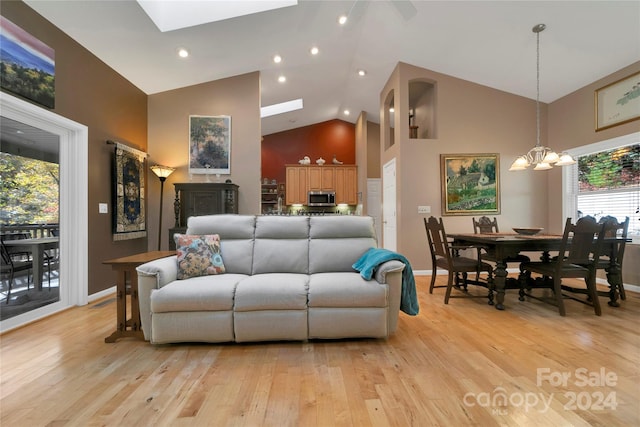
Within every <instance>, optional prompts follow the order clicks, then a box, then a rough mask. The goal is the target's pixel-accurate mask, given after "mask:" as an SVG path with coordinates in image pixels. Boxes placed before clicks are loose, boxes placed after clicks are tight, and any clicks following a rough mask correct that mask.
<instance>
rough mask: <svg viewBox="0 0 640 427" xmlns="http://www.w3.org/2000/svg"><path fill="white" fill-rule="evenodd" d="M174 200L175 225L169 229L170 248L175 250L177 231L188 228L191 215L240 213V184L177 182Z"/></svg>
mask: <svg viewBox="0 0 640 427" xmlns="http://www.w3.org/2000/svg"><path fill="white" fill-rule="evenodd" d="M173 185H174V187H175V191H176V198H175V200H174V202H173V209H174V213H175V220H176V221H175V225H174V227H173V228H170V229H169V249H170V250H175V248H176V245H175V242H174V240H173V235H174V234H175V233H184V232H185V231H186V230H187V219H188V218H189V217H190V216H197V215H212V214H224V213H234V214H237V213H238V186H237V185H236V184H223V183H209V182H202V183H200V182H198V183H176V184H173Z"/></svg>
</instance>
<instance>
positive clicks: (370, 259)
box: [352, 248, 420, 316]
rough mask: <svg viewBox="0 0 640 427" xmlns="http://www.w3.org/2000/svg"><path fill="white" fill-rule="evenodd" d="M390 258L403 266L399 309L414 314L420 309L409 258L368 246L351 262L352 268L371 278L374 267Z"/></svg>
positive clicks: (366, 278) (363, 276)
mask: <svg viewBox="0 0 640 427" xmlns="http://www.w3.org/2000/svg"><path fill="white" fill-rule="evenodd" d="M391 260H397V261H400V262H402V263H404V265H405V268H404V270H403V271H402V294H401V297H400V310H402V311H403V312H404V313H406V314H409V315H411V316H415V315H416V314H418V312H419V311H420V307H419V305H418V296H417V294H416V282H415V278H414V277H413V270H412V269H411V264H410V263H409V260H407V258H406V257H404V256H403V255H400V254H399V253H397V252H393V251H390V250H388V249H382V248H369V249H368V250H367V251H366V252H365V253H364V254H363V255H362V257H360V259H359V260H358V261H356V262H355V264H353V266H352V267H353V268H354V269H355V270H356V271H359V272H360V275H361V276H362V278H363V279H365V280H371V278H372V277H373V274H374V272H375V270H376V268H377V267H378V266H379V265H380V264H382V263H384V262H386V261H391Z"/></svg>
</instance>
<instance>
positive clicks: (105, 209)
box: [98, 203, 109, 213]
mask: <svg viewBox="0 0 640 427" xmlns="http://www.w3.org/2000/svg"><path fill="white" fill-rule="evenodd" d="M98 212H99V213H109V205H108V204H106V203H98Z"/></svg>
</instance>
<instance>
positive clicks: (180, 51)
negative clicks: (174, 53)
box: [178, 48, 189, 58]
mask: <svg viewBox="0 0 640 427" xmlns="http://www.w3.org/2000/svg"><path fill="white" fill-rule="evenodd" d="M178 56H179V57H180V58H186V57H187V56H189V51H188V50H187V49H185V48H180V49H178Z"/></svg>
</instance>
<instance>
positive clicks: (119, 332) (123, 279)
mask: <svg viewBox="0 0 640 427" xmlns="http://www.w3.org/2000/svg"><path fill="white" fill-rule="evenodd" d="M175 254H176V253H175V251H153V252H144V253H141V254H136V255H131V256H126V257H122V258H115V259H110V260H108V261H104V262H103V264H109V265H111V268H113V270H115V271H116V272H117V273H118V278H117V281H116V302H117V314H118V316H117V329H116V331H115V332H113V333H112V334H111V335H109V336H108V337H106V338H105V339H104V342H115V341H116V340H117V339H118V338H122V337H135V338H143V337H144V335H143V333H142V325H141V323H140V305H139V303H138V274H137V272H136V267H138V266H139V265H142V264H144V263H146V262H149V261H153V260H156V259H159V258H165V257H168V256H171V255H175ZM127 277H129V280H130V281H131V286H130V288H129V289H127V285H126V283H127ZM127 295H129V296H130V297H131V298H130V299H131V301H130V305H131V318H130V319H127Z"/></svg>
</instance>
